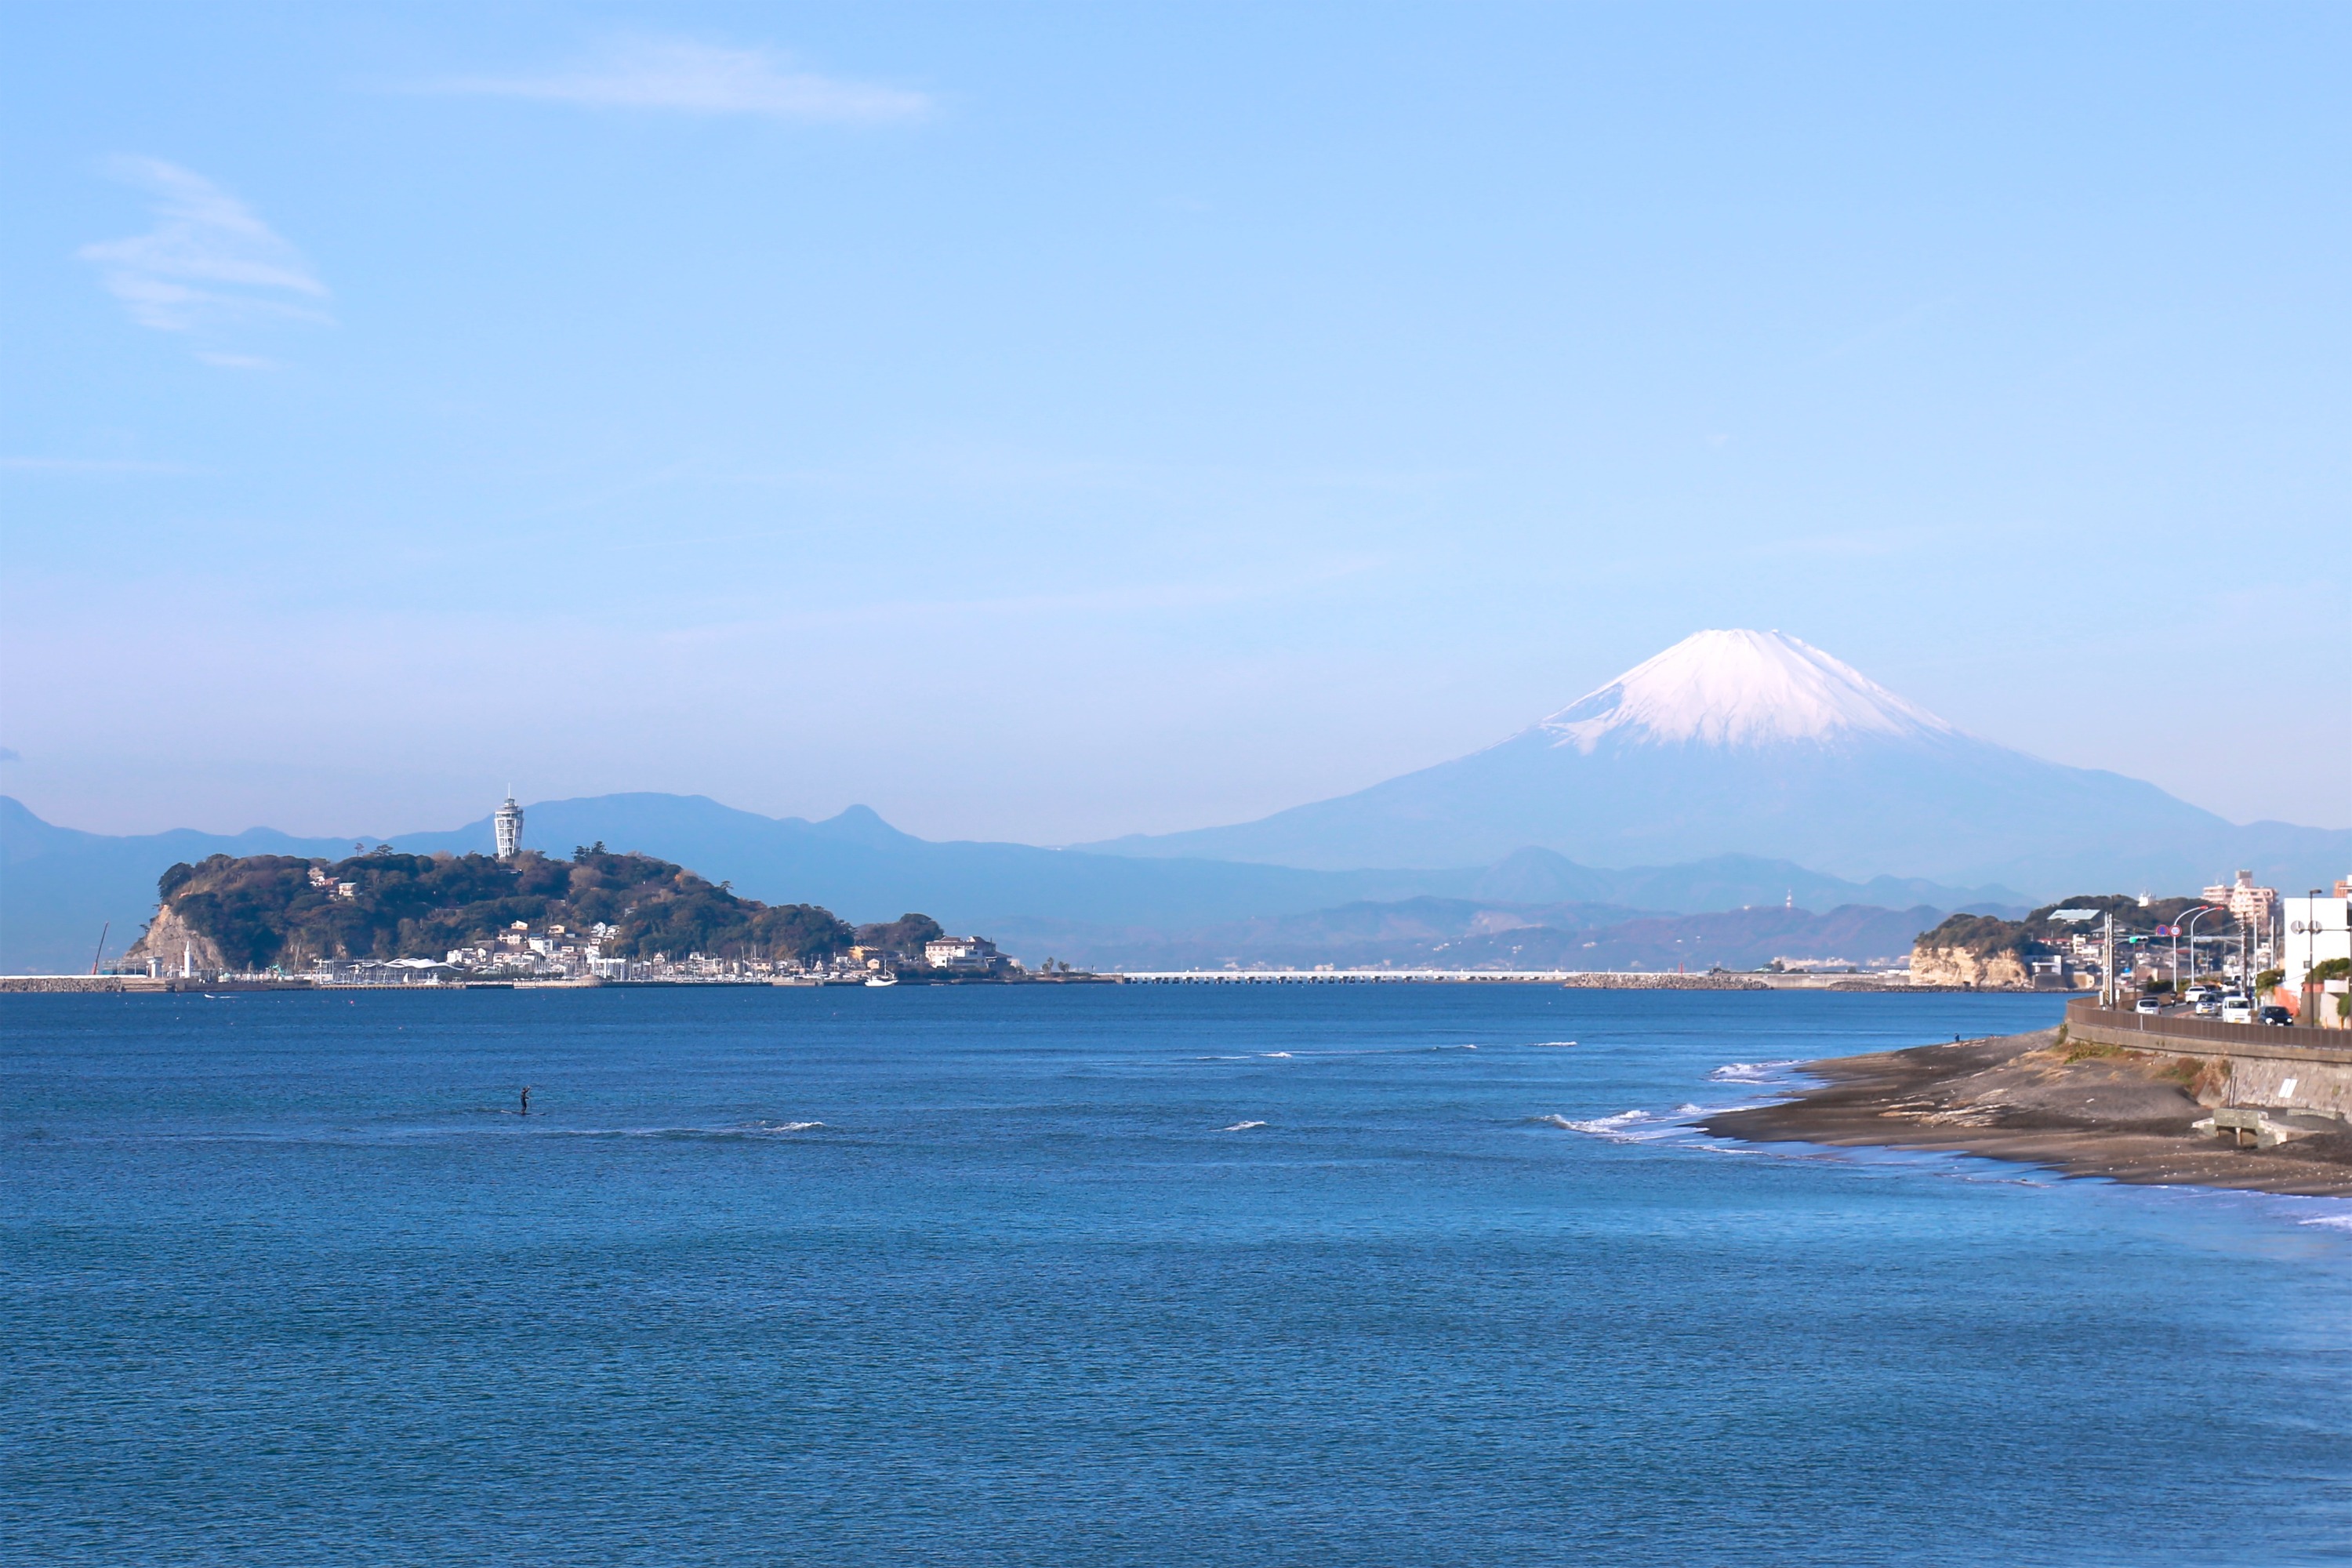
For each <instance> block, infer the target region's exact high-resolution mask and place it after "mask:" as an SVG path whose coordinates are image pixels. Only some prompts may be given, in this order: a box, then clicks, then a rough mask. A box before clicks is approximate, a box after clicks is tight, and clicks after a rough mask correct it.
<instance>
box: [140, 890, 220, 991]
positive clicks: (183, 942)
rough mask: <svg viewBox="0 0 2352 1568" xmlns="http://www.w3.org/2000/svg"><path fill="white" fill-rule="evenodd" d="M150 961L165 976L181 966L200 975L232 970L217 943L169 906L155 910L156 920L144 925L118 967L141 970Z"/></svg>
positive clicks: (180, 968) (173, 972) (177, 970)
mask: <svg viewBox="0 0 2352 1568" xmlns="http://www.w3.org/2000/svg"><path fill="white" fill-rule="evenodd" d="M151 959H152V960H153V961H154V962H155V963H157V964H158V965H160V966H161V968H162V971H163V973H165V974H177V973H180V972H181V970H182V968H183V967H186V968H189V969H193V970H194V971H196V972H198V973H217V972H219V971H221V970H224V969H227V968H229V967H231V965H230V964H229V963H227V961H226V959H224V958H223V957H222V955H221V950H220V944H219V943H218V942H215V941H214V940H213V939H212V938H211V937H209V936H206V935H205V933H204V932H202V931H198V930H197V929H196V928H195V927H194V926H193V925H191V924H190V923H189V922H188V921H187V918H186V917H185V916H184V915H182V914H181V913H180V911H179V910H175V909H173V907H172V906H171V905H170V904H168V903H166V904H164V905H163V907H162V908H161V909H159V910H156V911H155V918H154V919H153V920H152V921H148V922H147V932H146V934H145V935H144V936H142V937H141V938H140V939H139V940H138V941H137V942H134V943H132V944H131V951H130V952H126V953H124V954H123V955H122V958H121V963H119V965H118V967H119V968H121V969H126V970H135V969H142V968H144V967H146V965H147V963H148V962H149V961H150V960H151Z"/></svg>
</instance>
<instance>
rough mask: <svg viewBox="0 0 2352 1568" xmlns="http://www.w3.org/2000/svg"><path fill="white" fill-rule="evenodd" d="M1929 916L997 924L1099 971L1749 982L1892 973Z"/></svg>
mask: <svg viewBox="0 0 2352 1568" xmlns="http://www.w3.org/2000/svg"><path fill="white" fill-rule="evenodd" d="M1947 912H1948V911H1946V910H1940V909H1937V908H1934V907H1933V906H1929V905H1920V906H1916V907H1915V908H1911V909H1906V910H1886V909H1878V908H1874V907H1864V906H1858V905H1843V906H1840V907H1839V908H1837V909H1833V910H1829V911H1827V912H1826V913H1820V914H1817V913H1815V912H1813V911H1812V910H1802V909H1788V908H1783V907H1780V906H1773V907H1769V908H1752V909H1746V910H1719V911H1716V912H1713V913H1707V914H1693V915H1662V914H1645V913H1642V912H1640V911H1637V910H1627V909H1624V908H1622V907H1618V906H1611V905H1604V904H1569V905H1550V906H1543V905H1508V904H1496V903H1486V902H1481V901H1478V900H1463V899H1436V898H1423V899H1411V900H1402V901H1400V902H1397V903H1389V904H1350V905H1346V906H1343V907H1341V908H1339V909H1334V910H1315V911H1313V912H1311V913H1308V914H1303V915H1284V916H1278V917H1275V918H1271V919H1266V920H1258V921H1237V922H1234V923H1233V924H1230V925H1225V926H1220V927H1215V928H1212V929H1207V930H1202V931H1181V932H1175V933H1167V932H1159V931H1111V930H1102V929H1089V928H1086V927H1081V926H1076V925H1072V924H1068V923H1066V922H1063V923H1056V922H1046V921H1006V922H1002V924H1001V927H1000V931H999V932H998V939H999V941H1000V942H1002V941H1005V940H1008V939H1009V940H1013V941H1017V942H1020V943H1022V944H1023V951H1024V952H1025V951H1027V950H1028V949H1029V948H1033V947H1034V948H1035V949H1037V950H1038V951H1039V952H1051V953H1053V954H1054V955H1055V956H1056V957H1060V958H1066V959H1067V960H1068V961H1070V962H1071V963H1076V964H1079V965H1081V966H1083V967H1087V968H1095V969H1129V970H1153V969H1218V968H1223V967H1224V966H1226V965H1228V964H1233V965H1237V966H1239V967H1242V968H1249V967H1252V966H1254V965H1260V964H1263V965H1266V966H1269V967H1274V968H1296V969H1311V968H1314V967H1315V966H1316V965H1318V964H1330V965H1332V966H1334V967H1336V968H1340V969H1351V968H1380V967H1389V968H1397V969H1423V968H1437V969H1550V970H1562V969H1566V970H1596V969H1613V970H1624V969H1648V970H1654V971H1660V972H1664V971H1668V970H1672V969H1675V967H1676V966H1677V965H1680V966H1683V967H1685V968H1688V969H1691V970H1694V971H1703V970H1706V969H1707V968H1709V967H1711V966H1715V965H1721V966H1722V967H1724V968H1727V969H1758V968H1761V967H1763V966H1764V965H1765V964H1767V963H1770V962H1771V961H1772V960H1774V959H1776V958H1797V959H1832V958H1836V959H1843V960H1846V961H1848V962H1851V963H1869V962H1872V961H1882V962H1895V963H1899V962H1900V961H1901V960H1903V959H1904V958H1905V957H1906V955H1907V954H1908V953H1909V952H1910V951H1911V944H1912V942H1913V940H1914V939H1915V938H1916V937H1917V935H1918V934H1919V933H1920V932H1921V931H1927V930H1929V929H1931V928H1933V927H1934V926H1936V925H1937V923H1938V922H1940V921H1943V920H1944V919H1945V918H1946V915H1947Z"/></svg>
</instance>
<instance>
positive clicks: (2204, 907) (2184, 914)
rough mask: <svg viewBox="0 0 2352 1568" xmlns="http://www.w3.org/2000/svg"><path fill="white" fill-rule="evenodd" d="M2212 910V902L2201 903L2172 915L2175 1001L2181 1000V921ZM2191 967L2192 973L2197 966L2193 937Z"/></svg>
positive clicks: (2190, 919)
mask: <svg viewBox="0 0 2352 1568" xmlns="http://www.w3.org/2000/svg"><path fill="white" fill-rule="evenodd" d="M2212 910H2213V906H2212V905H2210V904H2200V905H2198V906H2197V907H2196V908H2195V909H2193V910H2181V911H2180V912H2179V914H2177V915H2175V916H2173V917H2172V999H2173V1000H2174V1001H2175V1002H2178V1001H2179V1000H2180V922H2181V921H2194V920H2195V919H2196V917H2197V916H2199V915H2202V914H2210V913H2211V912H2212ZM2196 968H2197V942H2196V939H2195V938H2193V937H2192V938H2190V939H2189V970H2190V972H2191V973H2194V972H2195V971H2196Z"/></svg>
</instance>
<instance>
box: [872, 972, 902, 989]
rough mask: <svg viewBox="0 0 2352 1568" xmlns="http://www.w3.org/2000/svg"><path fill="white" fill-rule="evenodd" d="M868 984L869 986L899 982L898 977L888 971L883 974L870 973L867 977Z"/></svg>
mask: <svg viewBox="0 0 2352 1568" xmlns="http://www.w3.org/2000/svg"><path fill="white" fill-rule="evenodd" d="M866 984H867V985H868V986H875V985H896V984H898V976H897V975H895V974H891V973H887V972H886V973H881V974H869V975H867V976H866Z"/></svg>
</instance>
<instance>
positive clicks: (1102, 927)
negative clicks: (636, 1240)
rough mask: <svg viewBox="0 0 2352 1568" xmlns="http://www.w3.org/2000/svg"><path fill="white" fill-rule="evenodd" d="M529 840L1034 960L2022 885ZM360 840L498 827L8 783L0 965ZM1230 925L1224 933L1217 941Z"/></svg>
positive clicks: (56, 966)
mask: <svg viewBox="0 0 2352 1568" xmlns="http://www.w3.org/2000/svg"><path fill="white" fill-rule="evenodd" d="M524 841H525V843H526V844H531V845H539V846H542V847H547V848H549V849H551V850H552V851H554V852H557V853H565V852H568V851H569V850H570V849H571V848H572V847H573V846H574V845H582V844H593V843H597V842H600V841H601V842H603V843H604V844H605V845H606V846H607V847H610V848H613V849H616V850H620V849H630V850H638V851H642V852H644V853H646V854H648V855H654V856H657V857H659V858H662V859H665V860H671V861H675V862H677V863H678V864H680V865H683V866H686V867H688V868H692V869H694V870H697V871H698V872H700V873H702V874H703V875H704V876H707V877H709V878H711V879H715V880H728V881H731V882H732V883H733V885H734V888H735V890H736V891H738V892H740V893H742V894H744V895H746V896H748V897H751V898H757V899H761V900H765V901H767V902H771V903H789V902H803V901H805V902H810V903H818V904H823V905H824V906H825V907H827V908H829V909H831V910H834V911H835V913H837V914H840V915H842V916H843V917H844V918H845V919H848V920H851V921H875V920H887V919H891V918H893V917H895V916H897V915H899V914H901V913H904V912H906V911H908V910H921V911H922V912H924V913H927V914H931V915H934V916H937V917H938V918H939V919H940V920H941V921H945V922H947V923H948V924H949V925H950V927H954V928H962V929H971V930H978V931H982V932H983V933H986V934H990V935H996V936H999V937H1000V940H1004V941H1006V942H1008V944H1009V946H1010V951H1013V952H1016V953H1019V954H1020V955H1021V956H1022V957H1024V958H1026V959H1030V960H1033V961H1034V959H1037V958H1040V957H1043V956H1044V955H1045V952H1046V951H1048V947H1046V946H1038V945H1036V944H1037V943H1039V942H1044V943H1048V944H1049V945H1050V946H1051V950H1052V951H1054V952H1055V953H1056V955H1057V956H1063V957H1067V958H1071V959H1072V960H1074V961H1076V960H1078V959H1080V958H1081V957H1083V956H1085V955H1087V953H1092V952H1113V951H1120V950H1122V949H1119V948H1118V946H1117V944H1119V943H1130V944H1131V943H1132V942H1135V941H1138V940H1142V941H1145V942H1151V941H1158V940H1160V939H1162V938H1169V937H1174V936H1181V934H1182V933H1186V932H1196V931H1206V930H1213V929H1219V928H1231V927H1234V926H1235V925H1236V923H1237V922H1249V921H1265V920H1271V919H1277V918H1280V917H1284V916H1298V915H1307V914H1311V913H1313V912H1314V911H1318V910H1333V909H1336V908H1339V907H1340V906H1347V905H1363V904H1375V903H1381V902H1395V901H1399V900H1412V899H1419V898H1440V899H1452V900H1468V901H1471V902H1474V903H1480V904H1482V905H1483V904H1487V903H1492V904H1496V905H1509V906H1513V907H1515V908H1517V907H1521V906H1525V907H1537V906H1559V905H1566V904H1589V905H1605V906H1613V907H1614V908H1615V910H1616V911H1617V912H1618V913H1619V914H1621V915H1622V914H1630V912H1631V911H1633V910H1655V911H1665V912H1694V911H1700V910H1729V909H1735V908H1737V907H1738V906H1740V905H1743V904H1744V905H1754V906H1771V905H1782V904H1786V903H1791V902H1793V903H1795V904H1798V905H1802V906H1809V907H1811V908H1816V909H1828V908H1832V907H1833V906H1837V905H1844V904H1866V905H1881V906H1887V907H1892V908H1907V907H1910V906H1915V905H1928V906H1933V907H1934V908H1936V909H1937V910H1955V909H1963V908H1965V909H1975V910H1986V911H1988V912H1991V911H2009V912H2014V910H2018V909H2021V908H2022V907H2023V906H2024V904H2025V903H2026V902H2027V900H2024V899H2022V898H2021V897H2019V896H2018V895H2017V894H2016V893H2014V892H2012V891H2011V890H2010V889H2006V888H2002V887H1998V886H1993V887H1975V888H1956V887H1948V886H1943V885H1939V884H1936V883H1932V882H1924V881H1918V880H1913V879H1893V878H1881V879H1875V880H1873V881H1870V882H1867V883H1861V882H1853V881H1846V880H1843V879H1839V878H1835V877H1829V876H1823V875H1822V874H1821V873H1818V872H1814V871H1809V870H1806V869H1805V868H1802V867H1801V866H1796V865H1792V864H1790V863H1787V862H1784V861H1776V860H1769V859H1763V858H1754V857H1746V856H1728V855H1727V856H1717V857H1713V858H1708V859H1705V860H1700V861H1695V862H1692V863H1689V864H1685V865H1679V866H1652V867H1634V868H1629V869H1623V870H1602V869H1597V868H1592V867H1589V866H1580V865H1578V864H1576V863H1574V862H1572V861H1570V860H1569V859H1567V858H1564V857H1562V856H1560V855H1559V854H1556V853H1553V852H1551V851H1549V850H1544V849H1526V850H1521V851H1519V852H1517V853H1513V854H1508V855H1505V856H1502V857H1499V858H1496V860H1495V861H1493V862H1492V863H1489V864H1484V865H1464V866H1456V867H1451V868H1446V867H1439V868H1419V869H1407V870H1381V869H1373V870H1328V869H1307V868H1295V867H1282V866H1270V865H1264V864H1255V863H1246V862H1234V861H1218V860H1211V859H1200V858H1134V857H1129V856H1120V855H1104V854H1088V853H1085V852H1082V851H1077V850H1058V849H1041V848H1037V847H1034V846H1030V845H1024V844H989V843H970V842H954V843H934V842H931V841H929V840H926V839H921V838H917V837H913V836H911V835H909V834H905V833H901V832H899V831H898V829H896V828H894V827H892V826H890V825H889V824H887V822H884V821H883V820H882V818H881V817H879V816H876V815H875V814H874V813H873V812H872V811H869V810H867V809H866V808H865V807H862V806H856V807H852V808H851V809H850V810H848V811H845V812H843V813H842V814H841V815H840V816H835V817H832V818H829V819H827V820H825V821H823V822H810V821H807V820H805V819H803V818H800V817H785V818H781V819H779V818H775V817H768V816H758V815H756V814H754V813H751V812H747V811H737V810H734V809H732V808H731V807H729V806H725V805H719V803H718V802H716V801H712V800H708V799H705V798H703V797H701V796H698V795H600V796H595V797H592V798H588V799H582V800H562V801H547V802H541V803H540V804H537V805H530V806H529V807H528V808H527V811H526V817H525V828H524ZM362 842H364V843H365V844H367V845H369V846H373V845H374V844H376V843H378V842H384V843H390V844H392V845H394V847H398V848H401V849H407V850H415V851H423V852H428V853H429V852H431V851H434V850H441V849H446V850H451V851H468V850H478V851H483V852H488V850H489V849H490V848H491V847H492V842H493V839H492V833H491V827H490V819H489V817H488V816H483V817H482V818H481V819H479V820H478V821H476V822H473V823H469V824H467V825H466V826H463V827H458V828H454V829H449V830H446V831H433V832H422V833H403V834H395V835H392V836H390V837H385V838H383V839H379V838H377V837H375V836H373V835H366V834H362V835H356V836H352V837H343V836H340V835H339V836H337V837H295V836H292V835H289V834H284V833H279V832H276V831H274V830H271V829H268V828H255V829H251V830H249V831H247V832H245V833H240V834H236V835H222V834H207V833H200V832H196V831H194V830H190V829H180V830H176V831H173V832H170V833H158V834H142V835H135V836H131V837H112V836H109V835H105V834H95V833H86V832H81V831H79V830H77V829H73V828H68V827H59V826H54V825H52V824H50V823H47V822H44V821H43V820H41V818H39V817H38V816H35V815H34V814H33V813H32V812H31V811H29V810H27V809H26V807H25V806H24V805H22V804H21V803H19V802H17V801H16V800H14V799H11V798H9V797H6V796H0V970H7V971H11V972H16V973H24V972H26V971H37V972H50V973H55V972H67V973H71V972H75V971H79V970H84V969H87V968H89V963H90V959H91V957H92V955H93V953H94V952H95V950H96V948H97V946H98V942H99V936H100V929H101V927H102V926H105V927H109V928H110V935H109V938H108V951H109V952H110V953H120V952H122V951H123V950H124V949H125V948H127V947H128V946H129V945H130V943H131V941H132V940H133V939H134V938H135V937H136V936H137V934H138V931H139V929H140V926H141V924H142V922H143V921H146V920H147V919H148V918H149V917H150V916H151V915H152V914H153V913H154V908H155V879H156V878H157V877H159V876H161V875H162V874H163V871H164V870H165V869H167V868H169V867H170V866H172V865H173V863H174V862H176V861H182V860H185V861H192V862H193V861H197V860H201V859H203V858H205V857H206V856H207V855H214V854H226V855H240V856H241V855H262V854H274V855H297V856H303V857H308V858H321V859H330V860H332V859H340V858H342V857H344V856H346V855H349V854H350V853H352V846H353V845H354V844H355V843H362ZM1929 923H1933V922H1932V921H1930V922H1929ZM1139 932H1140V933H1144V935H1143V937H1142V938H1140V939H1139V938H1138V937H1137V936H1136V933H1139ZM1224 940H1226V938H1225V937H1223V936H1220V937H1216V938H1214V939H1213V942H1212V945H1214V944H1215V942H1222V941H1224ZM1033 948H1034V951H1033ZM1136 951H1141V949H1140V948H1138V949H1136ZM1316 962H1329V961H1328V960H1327V959H1318V960H1317V961H1316Z"/></svg>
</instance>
